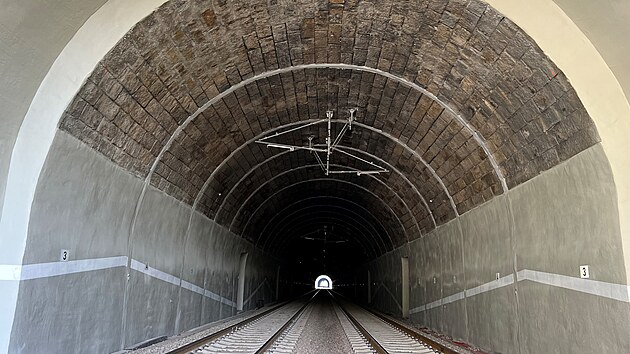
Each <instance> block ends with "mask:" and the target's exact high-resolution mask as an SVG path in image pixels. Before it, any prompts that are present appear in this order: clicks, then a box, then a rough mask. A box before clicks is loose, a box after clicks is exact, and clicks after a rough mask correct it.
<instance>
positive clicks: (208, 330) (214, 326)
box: [117, 304, 276, 354]
mask: <svg viewBox="0 0 630 354" xmlns="http://www.w3.org/2000/svg"><path fill="white" fill-rule="evenodd" d="M275 305H276V304H270V305H268V306H265V307H263V308H261V309H258V310H251V311H246V312H242V313H240V314H238V315H236V316H232V317H228V318H226V319H223V320H219V321H216V322H211V323H208V324H205V325H203V326H201V327H197V328H194V329H191V330H189V331H186V332H183V333H181V334H179V335H176V336H173V337H169V338H168V339H166V340H165V341H162V342H159V343H156V344H153V345H151V346H148V347H146V348H141V349H136V350H123V351H120V352H117V354H123V353H133V354H162V353H166V352H168V351H170V350H173V349H176V348H179V347H181V346H183V345H186V344H188V343H191V342H194V341H196V340H197V339H200V338H203V337H205V336H207V335H210V334H212V333H215V332H218V331H220V330H222V329H225V328H227V327H230V326H232V325H234V324H236V323H238V322H241V321H243V320H245V319H247V318H250V317H252V316H255V315H257V314H259V313H261V312H263V311H265V310H268V309H269V308H270V307H273V306H275Z"/></svg>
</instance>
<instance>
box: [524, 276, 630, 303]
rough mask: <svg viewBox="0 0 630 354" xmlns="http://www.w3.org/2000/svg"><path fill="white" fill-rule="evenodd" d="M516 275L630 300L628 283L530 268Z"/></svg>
mask: <svg viewBox="0 0 630 354" xmlns="http://www.w3.org/2000/svg"><path fill="white" fill-rule="evenodd" d="M516 276H517V278H518V281H525V280H529V281H533V282H536V283H541V284H546V285H552V286H557V287H560V288H565V289H569V290H575V291H579V292H582V293H586V294H590V295H595V296H601V297H605V298H608V299H613V300H617V301H623V302H630V301H629V299H628V291H630V288H629V287H628V286H627V285H622V284H614V283H606V282H603V281H597V280H591V279H581V278H577V277H569V276H566V275H560V274H553V273H545V272H539V271H536V270H528V269H524V270H521V271H519V272H518V273H517V274H516Z"/></svg>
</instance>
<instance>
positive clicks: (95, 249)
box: [0, 2, 629, 346]
mask: <svg viewBox="0 0 630 354" xmlns="http://www.w3.org/2000/svg"><path fill="white" fill-rule="evenodd" d="M491 3H493V2H491ZM495 5H496V4H495ZM533 7H535V6H533ZM90 11H91V10H90ZM541 12H542V13H539V14H538V17H539V18H542V15H545V16H553V15H554V14H555V13H552V14H551V15H548V14H549V13H547V12H545V11H541ZM506 14H507V15H508V16H510V17H511V18H513V19H515V21H516V18H517V17H516V16H511V14H509V13H506ZM516 22H517V23H518V21H516ZM519 24H520V23H519ZM75 25H76V24H75ZM543 27H544V26H543ZM543 30H544V28H543ZM532 36H533V37H534V38H535V39H536V40H537V41H539V39H540V36H536V35H532ZM541 46H542V45H541ZM543 48H544V49H545V50H546V48H545V47H543ZM582 58H583V56H582V57H581V58H580V59H582ZM553 59H554V60H555V59H556V58H553ZM560 66H561V68H562V69H563V70H565V71H567V73H568V74H569V70H567V68H566V66H564V65H560ZM604 66H605V64H604ZM569 76H570V77H571V78H573V77H572V76H571V75H569ZM610 76H612V75H610ZM578 79H579V78H578ZM613 80H614V77H613ZM578 81H579V80H578ZM572 82H575V81H572ZM587 84H588V83H587ZM576 87H577V88H578V93H580V96H581V99H582V100H583V101H584V102H585V105H586V106H587V108H589V107H590V106H589V105H588V100H591V99H593V97H595V98H597V96H596V94H594V93H593V92H586V93H584V91H580V89H579V87H578V85H576ZM582 87H583V86H582ZM28 101H30V98H28ZM595 101H597V99H595ZM624 104H625V105H626V106H627V102H625V101H624ZM591 108H592V107H591ZM589 113H591V115H592V116H593V118H594V119H595V121H596V122H598V120H597V118H599V117H598V115H597V114H594V113H593V111H592V110H591V109H589ZM607 119H612V120H615V119H618V117H617V116H615V115H614V114H611V115H609V117H608V118H607ZM610 127H612V128H610ZM598 128H599V129H600V133H601V132H602V127H601V126H599V127H598ZM606 129H613V130H615V131H616V132H615V134H618V135H619V134H620V135H623V132H624V131H625V130H623V129H620V128H619V125H617V124H610V125H609V127H608V128H606ZM3 132H4V131H3ZM602 137H603V143H604V144H611V143H610V141H611V140H609V139H607V137H608V135H606V134H602ZM58 139H59V138H58ZM617 150H618V151H615V149H612V148H609V149H608V150H606V156H604V155H603V153H602V154H601V156H600V157H601V158H602V159H603V160H602V161H606V159H607V158H609V159H610V154H611V153H614V154H617V156H618V155H619V154H624V153H625V152H624V150H623V149H617ZM51 155H52V154H51ZM620 160H621V161H627V157H621V158H619V157H618V158H617V159H616V166H617V168H618V166H620V165H621V166H623V163H619V161H620ZM571 161H573V160H570V161H569V162H571ZM7 163H8V160H7V159H3V160H2V164H3V166H4V165H5V164H7ZM613 167H614V166H613ZM3 168H4V167H3ZM554 171H555V170H554ZM550 172H551V171H550ZM4 175H5V174H4V173H3V174H2V178H4ZM546 175H547V174H545V175H544V176H546ZM615 176H616V182H617V187H618V188H626V189H627V185H629V184H628V183H626V182H624V180H623V177H624V176H625V175H624V174H622V173H619V172H616V173H615ZM44 178H46V177H45V176H44V175H42V176H41V177H40V180H41V179H44ZM538 178H542V177H538ZM535 180H537V179H535ZM533 181H534V180H533ZM533 181H530V182H531V183H533ZM0 184H1V185H2V186H4V183H0ZM519 188H524V186H521V187H519ZM51 192H52V191H51ZM153 192H154V191H153ZM153 192H150V193H153ZM40 193H41V191H40V190H38V192H37V194H38V196H39V195H40ZM155 193H158V192H155ZM511 194H514V191H513V192H512V193H511ZM511 194H510V195H511ZM165 198H166V197H165ZM166 199H168V198H166ZM499 199H501V198H499ZM620 200H623V197H620ZM499 202H500V200H496V201H494V202H493V203H499ZM493 203H490V204H493ZM174 204H177V203H174ZM493 205H494V204H493ZM131 208H133V206H132V207H131ZM486 208H489V207H488V206H486V205H484V206H483V207H482V208H480V210H485V209H486ZM34 209H35V208H34ZM476 212H477V211H473V212H471V215H476V214H475V213H476ZM618 214H619V211H617V210H614V211H613V212H612V215H613V216H618ZM33 215H35V212H34V214H33ZM469 217H470V216H468V214H465V215H464V216H463V217H462V222H463V220H465V219H466V218H469ZM622 217H626V216H624V215H622ZM195 219H196V217H195ZM33 220H35V221H33V225H36V224H37V221H36V219H35V218H33ZM455 223H457V221H455V222H452V223H450V224H448V225H446V226H444V227H443V228H441V229H446V228H447V227H452V226H451V225H454V224H455ZM75 226H76V225H75ZM109 226H110V227H111V225H109ZM67 227H68V228H70V226H67ZM73 227H74V226H73ZM208 229H209V230H212V226H209V227H208ZM31 232H33V231H29V237H30V235H31ZM439 232H440V231H437V230H436V231H435V232H434V233H432V234H430V235H429V239H430V237H431V235H435V234H437V233H439ZM2 237H6V235H5V234H3V235H2ZM611 237H612V236H611ZM436 238H437V237H436ZM625 239H627V237H626V238H625ZM91 240H92V241H91V242H94V243H93V244H92V246H93V247H90V250H89V252H96V253H98V252H99V250H98V247H99V245H100V244H99V243H100V242H108V241H107V240H106V239H104V238H103V239H100V238H99V239H97V238H93V239H91ZM420 242H421V241H416V242H415V243H413V244H412V245H417V244H419V243H420ZM36 246H37V245H35V244H33V243H32V242H31V240H29V247H28V250H30V249H31V248H32V247H36ZM117 247H118V246H117ZM411 247H413V246H411ZM57 248H59V247H57ZM139 248H141V247H139ZM412 249H413V248H412ZM0 252H1V251H0ZM51 252H52V251H51ZM57 252H58V251H55V252H52V253H55V254H54V255H50V259H51V261H56V260H57V259H58V254H57ZM398 252H402V250H399V251H398ZM52 253H51V254H52ZM29 254H30V251H27V252H26V253H25V261H24V264H28V262H27V261H26V257H28V255H29ZM72 254H75V255H76V253H75V251H72ZM18 257H21V255H18ZM46 257H48V256H46ZM95 257H96V256H95ZM98 257H101V256H98ZM103 257H107V255H104V256H103ZM399 258H400V257H398V259H396V257H394V258H393V259H392V260H391V261H390V263H389V264H391V266H392V267H394V266H395V268H393V269H397V270H398V271H399V269H400V260H399ZM611 258H612V255H611ZM251 259H252V258H251V254H250V260H251ZM31 261H32V262H40V260H34V259H31ZM149 262H151V261H149ZM234 262H236V261H234ZM4 263H7V261H6V260H5V261H4ZM9 264H13V263H9ZM250 264H251V263H250ZM52 268H53V267H52V266H51V267H50V269H52ZM123 268H124V267H123ZM235 268H237V266H236V265H232V268H231V269H235ZM412 268H413V263H412ZM573 268H575V264H572V265H571V272H570V273H568V274H570V275H571V276H575V272H574V270H573ZM26 269H28V268H26ZM440 269H441V268H440ZM612 269H617V268H612ZM440 271H441V270H440ZM592 271H593V270H592ZM97 272H105V271H104V270H101V271H97ZM381 273H382V272H381ZM557 273H559V274H564V273H563V272H560V271H558V272H557ZM273 274H275V273H273ZM491 274H493V273H491ZM79 276H80V275H79V274H76V275H72V277H79ZM91 276H92V273H86V275H85V277H86V279H92V278H91ZM412 276H413V273H412ZM592 276H593V277H594V278H595V277H596V276H597V274H595V273H593V275H592ZM88 277H90V278H88ZM58 278H59V279H61V278H62V277H52V278H49V280H48V281H56V280H57V279H58ZM373 278H375V275H374V274H373ZM67 279H70V278H67ZM381 279H383V277H382V276H381ZM467 279H468V278H467ZM491 279H492V277H490V280H491ZM36 281H38V280H34V279H33V280H28V279H27V280H25V281H23V282H21V285H20V286H21V290H22V289H25V286H26V285H27V284H28V283H29V282H36ZM39 281H45V279H43V278H42V279H39ZM610 281H611V282H615V281H614V280H610ZM412 283H413V281H412ZM620 283H621V284H624V283H625V282H624V281H620ZM482 284H486V283H482ZM520 284H525V283H519V286H521V285H520ZM49 285H50V286H51V288H53V287H56V286H57V285H54V284H49ZM389 288H390V289H392V290H391V291H392V293H394V294H396V287H395V286H394V280H392V283H391V286H389ZM508 288H510V287H509V286H508V287H505V289H508ZM554 289H555V288H554ZM31 290H33V289H26V290H25V293H28V292H29V291H31ZM496 291H501V290H496ZM554 291H555V290H554ZM562 291H564V290H562ZM448 292H449V291H446V293H448ZM455 294H456V292H455ZM490 294H492V293H488V296H490ZM381 295H383V293H382V291H379V292H378V293H377V297H376V301H382V299H381V298H379V297H378V296H381ZM445 296H447V295H445ZM478 296H480V297H481V296H485V295H478ZM50 299H52V297H51V296H50V294H48V295H47V297H41V296H40V297H37V298H34V300H37V301H40V302H50V301H51V300H50ZM414 300H415V301H416V302H414ZM466 301H467V303H469V302H470V301H472V300H470V299H468V300H466ZM607 301H608V300H605V301H604V302H603V303H606V302H607ZM425 303H426V302H424V300H422V299H420V298H418V299H416V298H414V294H413V292H412V305H411V307H412V308H414V307H418V306H422V305H423V304H425ZM73 305H74V304H73ZM23 306H24V304H23V303H22V302H20V304H19V305H18V308H17V310H16V313H18V312H20V311H21V310H22V309H24V307H23ZM42 307H43V305H42ZM40 308H41V307H40ZM466 308H468V307H466ZM436 311H437V310H436ZM625 311H626V310H623V311H621V312H622V313H624V314H625ZM64 316H65V313H64V314H61V316H60V318H62V319H63V318H64ZM121 316H122V314H121ZM414 316H419V315H414ZM16 320H17V319H16ZM47 323H48V324H49V325H50V326H52V327H55V326H57V324H58V323H59V321H57V320H56V319H55V320H52V319H51V320H49V321H48V322H47ZM470 323H471V322H470V321H469V322H468V324H467V331H468V332H467V335H468V336H469V337H470V338H472V337H473V334H474V333H473V329H472V326H471V325H470ZM16 324H17V322H16ZM21 326H22V330H23V329H24V326H25V324H24V323H23V322H22V323H21ZM116 326H119V325H118V324H113V325H112V328H114V327H116ZM184 326H185V325H182V327H184ZM433 326H434V327H437V328H440V326H442V325H439V324H438V325H433ZM444 326H445V327H444V328H446V329H447V330H448V328H447V327H446V325H444ZM17 327H18V326H17V325H16V326H14V331H16V333H17V331H18V330H17V329H16V328H17ZM70 327H72V326H71V325H68V326H67V327H66V329H68V328H70ZM165 327H168V326H165ZM46 330H48V328H47V329H46ZM449 331H450V330H449ZM451 332H452V333H457V331H451ZM460 333H461V331H460ZM625 333H627V332H625ZM51 338H53V336H51ZM480 338H482V336H480ZM42 340H43V338H42ZM481 344H483V343H480V345H481ZM522 345H523V346H524V344H522Z"/></svg>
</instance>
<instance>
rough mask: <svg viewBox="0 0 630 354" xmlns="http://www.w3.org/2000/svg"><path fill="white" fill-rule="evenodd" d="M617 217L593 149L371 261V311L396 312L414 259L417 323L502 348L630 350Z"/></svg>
mask: <svg viewBox="0 0 630 354" xmlns="http://www.w3.org/2000/svg"><path fill="white" fill-rule="evenodd" d="M550 210H553V211H554V212H553V213H551V212H550ZM616 210H617V202H616V193H615V186H614V183H613V180H612V173H611V169H610V166H609V165H608V163H607V162H606V159H605V156H604V152H603V149H602V147H601V146H599V145H597V146H594V147H593V148H590V149H589V150H586V151H583V152H582V153H580V154H578V155H576V156H575V157H573V158H571V159H570V160H568V161H567V162H565V163H563V164H561V165H559V166H557V167H555V168H553V169H551V170H549V171H546V172H545V173H543V174H541V175H540V176H538V177H536V178H534V179H532V180H530V181H528V182H526V183H524V184H522V185H520V186H519V187H517V188H514V189H513V190H511V191H510V192H508V193H507V194H505V195H503V196H501V197H499V198H496V199H494V200H492V201H490V202H488V203H486V204H484V205H482V206H481V207H479V208H476V209H474V210H472V211H470V212H468V213H466V214H464V215H462V216H461V217H460V218H458V219H456V220H454V221H451V222H450V223H448V224H445V225H443V226H441V227H438V228H437V229H436V230H434V231H433V232H431V233H429V234H427V235H424V236H423V237H422V238H420V239H418V240H416V241H413V242H411V243H410V244H409V245H407V246H404V247H401V248H399V249H397V250H395V251H393V252H391V253H389V254H387V255H385V256H383V257H381V258H379V259H377V260H375V261H373V262H372V263H370V264H369V265H368V267H367V268H368V269H369V270H370V272H371V277H372V282H373V285H372V304H373V306H375V307H376V308H379V309H381V310H383V311H385V312H388V313H392V314H394V315H400V313H401V303H400V299H401V257H408V258H409V264H410V269H411V271H410V278H411V279H410V285H411V289H410V294H411V299H410V313H411V316H410V318H411V320H412V321H413V322H415V323H418V324H420V325H422V326H426V327H429V328H432V329H434V330H437V331H439V332H443V333H446V334H449V335H451V336H453V337H454V338H457V339H462V340H465V341H469V342H472V343H475V344H476V345H479V346H481V347H483V348H487V349H491V350H495V351H498V352H501V353H587V352H601V351H603V352H609V353H622V352H628V350H630V337H628V335H627V334H628V333H629V332H630V321H629V319H630V316H629V315H630V312H629V308H628V305H627V303H626V302H625V301H626V300H625V299H626V298H625V297H624V296H623V295H624V291H625V288H626V281H625V279H626V272H625V268H624V262H623V257H622V255H623V254H622V245H621V238H620V231H619V221H618V219H617V217H616V214H615V211H616ZM580 265H589V266H590V280H586V279H576V278H577V277H579V267H580ZM365 273H366V272H365ZM496 273H499V277H500V278H499V279H498V280H497V279H496ZM361 275H362V278H363V279H365V278H367V274H361ZM515 279H516V281H514V280H515ZM364 290H365V291H366V289H364ZM363 296H364V297H363V298H364V299H366V298H367V294H366V293H365V292H364V294H363Z"/></svg>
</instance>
